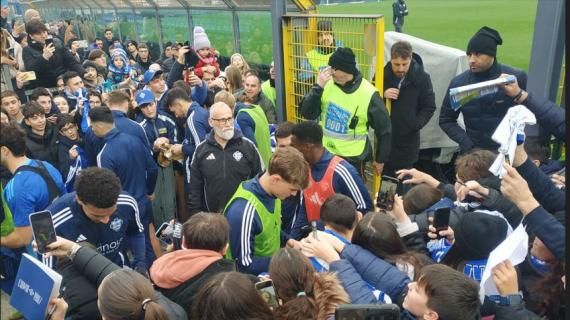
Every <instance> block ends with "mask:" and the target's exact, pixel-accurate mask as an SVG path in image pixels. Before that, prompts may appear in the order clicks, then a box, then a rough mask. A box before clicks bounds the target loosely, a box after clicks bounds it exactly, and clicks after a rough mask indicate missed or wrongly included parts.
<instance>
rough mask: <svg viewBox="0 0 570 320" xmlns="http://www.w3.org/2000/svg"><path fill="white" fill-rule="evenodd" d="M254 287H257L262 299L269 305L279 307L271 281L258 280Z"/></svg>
mask: <svg viewBox="0 0 570 320" xmlns="http://www.w3.org/2000/svg"><path fill="white" fill-rule="evenodd" d="M255 289H257V291H258V292H259V294H260V295H261V298H263V300H265V302H267V304H268V305H269V306H271V307H272V308H274V309H275V308H277V307H279V303H278V302H277V295H276V294H275V287H274V286H273V281H271V280H265V281H260V282H258V283H256V284H255Z"/></svg>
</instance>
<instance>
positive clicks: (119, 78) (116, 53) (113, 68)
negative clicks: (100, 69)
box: [107, 48, 136, 85]
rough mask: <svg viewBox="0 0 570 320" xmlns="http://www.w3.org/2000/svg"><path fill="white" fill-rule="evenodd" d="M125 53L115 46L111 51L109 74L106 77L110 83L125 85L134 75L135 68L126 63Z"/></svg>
mask: <svg viewBox="0 0 570 320" xmlns="http://www.w3.org/2000/svg"><path fill="white" fill-rule="evenodd" d="M127 61H128V60H127V53H126V52H125V50H123V49H120V48H116V49H114V50H113V51H111V61H109V75H108V76H107V79H109V80H110V81H111V83H112V84H118V85H126V84H129V82H130V81H131V78H133V77H135V76H136V70H135V69H133V68H132V67H131V66H130V65H129V64H128V63H127Z"/></svg>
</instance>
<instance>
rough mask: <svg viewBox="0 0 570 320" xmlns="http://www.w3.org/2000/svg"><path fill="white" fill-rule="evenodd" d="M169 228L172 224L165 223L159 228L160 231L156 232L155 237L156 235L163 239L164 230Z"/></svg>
mask: <svg viewBox="0 0 570 320" xmlns="http://www.w3.org/2000/svg"><path fill="white" fill-rule="evenodd" d="M169 226H170V223H168V222H163V223H162V224H161V225H160V227H158V229H157V230H156V232H155V233H154V235H155V236H156V237H157V238H162V237H163V233H164V230H166V229H167V228H168V227H169Z"/></svg>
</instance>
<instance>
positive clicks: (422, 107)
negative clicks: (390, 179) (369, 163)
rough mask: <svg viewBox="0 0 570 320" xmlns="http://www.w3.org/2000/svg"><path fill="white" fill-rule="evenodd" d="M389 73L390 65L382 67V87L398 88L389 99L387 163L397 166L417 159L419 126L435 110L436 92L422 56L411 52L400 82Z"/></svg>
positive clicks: (427, 119) (405, 164)
mask: <svg viewBox="0 0 570 320" xmlns="http://www.w3.org/2000/svg"><path fill="white" fill-rule="evenodd" d="M399 83H400V79H398V78H397V77H396V76H395V75H394V73H393V72H392V64H391V63H390V62H388V63H387V64H386V66H384V90H386V89H390V88H399V89H400V94H399V95H398V99H397V100H392V113H391V114H390V119H391V121H392V150H391V151H390V158H389V160H388V164H390V166H392V167H396V168H400V167H406V166H410V167H411V166H412V165H413V164H414V163H415V162H416V161H418V153H419V150H420V129H421V128H423V127H424V126H425V125H426V124H427V123H428V121H429V120H430V119H431V117H432V116H433V113H434V112H435V94H434V92H433V87H432V84H431V78H430V76H429V74H427V73H426V72H425V71H424V67H423V61H422V58H421V57H420V56H419V55H417V54H415V53H414V54H413V56H412V62H411V65H410V69H409V71H408V73H407V74H406V76H405V78H404V80H402V83H401V85H400V84H399Z"/></svg>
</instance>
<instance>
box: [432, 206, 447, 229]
mask: <svg viewBox="0 0 570 320" xmlns="http://www.w3.org/2000/svg"><path fill="white" fill-rule="evenodd" d="M450 211H451V209H450V208H439V209H437V210H435V213H434V216H433V227H434V228H435V230H436V231H441V230H445V229H447V228H448V227H449V213H450ZM438 236H439V235H438Z"/></svg>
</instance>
